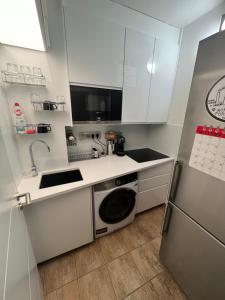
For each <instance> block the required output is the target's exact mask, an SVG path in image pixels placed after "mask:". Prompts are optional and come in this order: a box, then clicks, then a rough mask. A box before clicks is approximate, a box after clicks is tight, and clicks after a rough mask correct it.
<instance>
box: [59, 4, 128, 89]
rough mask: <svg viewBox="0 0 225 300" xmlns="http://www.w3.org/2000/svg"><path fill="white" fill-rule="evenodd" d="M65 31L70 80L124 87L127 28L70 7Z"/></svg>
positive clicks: (66, 17)
mask: <svg viewBox="0 0 225 300" xmlns="http://www.w3.org/2000/svg"><path fill="white" fill-rule="evenodd" d="M64 13H65V27H66V28H65V29H66V43H67V55H68V69H69V81H70V82H73V83H78V84H86V85H99V86H106V87H116V88H122V84H123V62H124V38H125V28H124V27H123V26H121V25H119V24H116V23H113V22H112V21H108V20H106V19H103V18H100V17H97V16H94V15H91V14H89V13H87V12H84V11H83V10H80V9H79V5H78V6H75V5H71V6H66V7H65V10H64Z"/></svg>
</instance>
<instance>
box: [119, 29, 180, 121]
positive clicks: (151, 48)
mask: <svg viewBox="0 0 225 300" xmlns="http://www.w3.org/2000/svg"><path fill="white" fill-rule="evenodd" d="M178 50H179V47H178V45H177V44H172V43H170V42H167V41H161V40H158V39H154V38H152V37H151V36H148V35H147V34H144V33H140V32H137V31H134V30H131V29H126V39H125V64H124V86H123V113H122V122H125V123H126V122H128V123H136V122H137V123H138V122H141V123H165V122H167V118H168V112H169V107H170V102H171V97H172V92H173V83H174V78H175V75H176V66H177V57H178Z"/></svg>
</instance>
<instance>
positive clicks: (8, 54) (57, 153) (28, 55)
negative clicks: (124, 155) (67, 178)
mask: <svg viewBox="0 0 225 300" xmlns="http://www.w3.org/2000/svg"><path fill="white" fill-rule="evenodd" d="M47 9H48V25H49V34H50V40H51V48H50V49H49V51H48V52H40V51H33V50H28V49H23V48H18V47H12V46H7V45H1V46H0V51H1V58H2V60H1V69H5V68H6V63H7V62H13V63H16V64H18V65H28V66H30V67H33V66H39V67H41V69H42V71H43V73H44V75H45V76H46V79H47V86H46V88H43V87H35V88H34V87H27V86H19V85H7V84H5V85H3V90H4V93H5V95H6V96H7V99H8V105H9V110H10V111H12V107H13V104H14V102H15V101H18V102H20V103H21V104H22V107H23V108H24V110H25V113H26V117H27V122H28V123H51V124H52V133H50V134H43V135H38V136H37V135H30V136H21V135H20V136H16V135H14V137H13V138H14V139H15V138H16V141H17V143H18V149H19V155H20V160H21V164H22V167H23V172H25V173H27V172H28V171H29V170H30V158H29V152H28V147H29V144H30V143H31V141H32V140H34V139H37V138H41V139H43V140H45V141H46V142H47V143H48V144H49V146H50V147H51V153H48V152H47V149H46V148H45V147H43V145H42V144H37V145H35V146H34V152H35V160H36V162H37V165H38V167H39V169H40V170H43V169H48V168H51V167H57V166H58V167H60V166H64V165H65V164H67V149H66V140H65V125H70V124H71V113H70V95H69V88H68V78H67V67H66V55H65V43H64V31H63V17H62V7H61V1H60V0H48V1H47ZM31 93H37V94H40V95H41V96H43V98H44V99H45V100H47V99H48V100H54V99H55V97H56V96H57V95H63V96H64V97H65V98H66V101H67V106H66V112H62V113H60V112H55V113H54V112H34V110H33V107H32V105H31V103H30V100H31V99H30V95H31ZM10 157H12V155H10Z"/></svg>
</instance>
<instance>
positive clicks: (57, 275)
mask: <svg viewBox="0 0 225 300" xmlns="http://www.w3.org/2000/svg"><path fill="white" fill-rule="evenodd" d="M41 273H42V277H43V288H44V293H45V294H47V293H50V292H51V291H54V290H56V289H58V288H59V287H61V286H63V285H65V284H66V283H69V282H71V281H72V280H74V279H76V278H77V274H76V267H75V261H74V254H73V253H68V254H65V255H63V256H60V257H57V258H55V259H53V260H50V261H48V262H46V263H44V264H42V265H41Z"/></svg>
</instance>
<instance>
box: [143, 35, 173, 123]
mask: <svg viewBox="0 0 225 300" xmlns="http://www.w3.org/2000/svg"><path fill="white" fill-rule="evenodd" d="M178 52H179V46H178V45H177V44H172V43H169V42H166V41H161V40H157V39H156V42H155V51H154V60H153V64H152V72H151V73H152V78H151V87H150V92H149V107H148V116H147V122H150V123H164V122H167V118H168V112H169V108H170V103H171V98H172V93H173V85H174V79H175V75H176V67H177V59H178Z"/></svg>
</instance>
